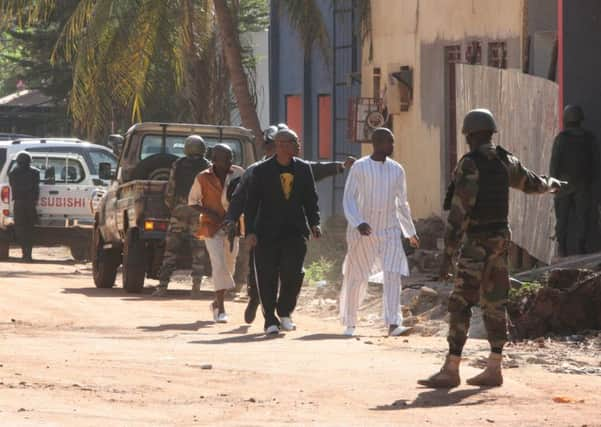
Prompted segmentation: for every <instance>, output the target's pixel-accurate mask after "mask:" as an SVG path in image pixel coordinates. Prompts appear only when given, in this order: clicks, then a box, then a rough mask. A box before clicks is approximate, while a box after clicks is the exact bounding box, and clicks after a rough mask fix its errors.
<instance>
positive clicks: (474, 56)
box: [465, 41, 482, 65]
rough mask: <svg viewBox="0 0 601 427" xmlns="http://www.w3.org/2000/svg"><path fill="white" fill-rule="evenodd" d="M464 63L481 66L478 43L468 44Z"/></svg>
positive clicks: (480, 53)
mask: <svg viewBox="0 0 601 427" xmlns="http://www.w3.org/2000/svg"><path fill="white" fill-rule="evenodd" d="M465 62H467V63H468V64H472V65H476V64H482V44H481V43H480V42H478V41H473V42H470V43H468V45H467V48H466V49H465Z"/></svg>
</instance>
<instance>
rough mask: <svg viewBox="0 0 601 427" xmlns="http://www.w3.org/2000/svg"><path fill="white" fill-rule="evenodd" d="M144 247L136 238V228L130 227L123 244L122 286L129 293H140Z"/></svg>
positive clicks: (144, 273) (143, 268)
mask: <svg viewBox="0 0 601 427" xmlns="http://www.w3.org/2000/svg"><path fill="white" fill-rule="evenodd" d="M146 262H147V260H146V247H145V244H144V241H142V240H140V239H139V238H138V230H136V229H135V228H130V229H129V230H127V233H126V234H125V242H124V244H123V288H124V289H125V291H126V292H129V293H140V292H142V289H143V288H144V277H145V276H146Z"/></svg>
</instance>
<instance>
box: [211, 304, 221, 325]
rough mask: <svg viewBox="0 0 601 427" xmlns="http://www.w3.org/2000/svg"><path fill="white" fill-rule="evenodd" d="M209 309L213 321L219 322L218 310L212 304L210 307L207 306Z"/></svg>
mask: <svg viewBox="0 0 601 427" xmlns="http://www.w3.org/2000/svg"><path fill="white" fill-rule="evenodd" d="M209 309H210V310H211V313H213V321H214V322H218V321H219V308H217V307H215V305H214V304H213V303H211V305H210V306H209Z"/></svg>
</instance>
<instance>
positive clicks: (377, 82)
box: [373, 67, 382, 99]
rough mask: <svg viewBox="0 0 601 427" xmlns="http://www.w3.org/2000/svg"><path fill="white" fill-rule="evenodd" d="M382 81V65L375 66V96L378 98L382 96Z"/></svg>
mask: <svg viewBox="0 0 601 427" xmlns="http://www.w3.org/2000/svg"><path fill="white" fill-rule="evenodd" d="M381 81H382V71H381V70H380V67H375V68H374V91H373V97H374V98H376V99H380V97H381V96H382V94H381V92H380V90H381V88H380V86H381Z"/></svg>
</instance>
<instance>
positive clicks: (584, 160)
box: [549, 105, 601, 257]
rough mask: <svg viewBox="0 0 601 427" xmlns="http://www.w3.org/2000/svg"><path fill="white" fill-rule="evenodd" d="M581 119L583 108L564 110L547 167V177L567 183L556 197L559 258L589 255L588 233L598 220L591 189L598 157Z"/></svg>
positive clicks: (600, 158)
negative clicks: (596, 219)
mask: <svg viewBox="0 0 601 427" xmlns="http://www.w3.org/2000/svg"><path fill="white" fill-rule="evenodd" d="M583 120H584V113H583V111H582V108H580V107H578V106H576V105H568V106H567V107H566V108H565V110H564V112H563V121H564V127H565V129H564V130H563V131H561V132H560V133H559V135H557V137H556V138H555V142H554V143H553V152H552V155H551V164H550V167H549V175H550V176H552V177H554V178H557V179H561V180H564V181H568V182H569V183H570V184H569V185H568V186H566V188H562V190H561V191H560V192H558V193H557V194H556V195H555V217H556V227H555V236H556V238H557V242H558V246H559V256H562V257H564V256H570V255H580V254H585V253H587V252H589V248H588V247H590V246H591V245H590V243H591V242H587V237H590V235H589V233H588V231H589V227H590V225H591V223H595V221H594V218H597V215H595V210H594V208H593V192H592V189H593V184H594V183H596V182H598V181H599V173H600V171H601V164H600V163H601V154H600V153H599V149H598V146H597V142H596V141H595V136H594V135H593V134H592V133H591V132H589V131H588V130H586V129H583V128H582V126H581V123H582V121H583ZM591 219H592V220H593V221H591ZM593 235H596V233H593ZM587 243H589V244H588V245H587ZM595 244H597V243H596V242H595ZM587 246H588V247H587Z"/></svg>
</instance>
